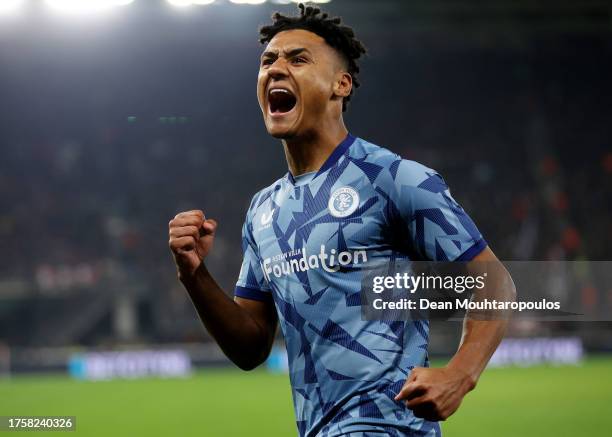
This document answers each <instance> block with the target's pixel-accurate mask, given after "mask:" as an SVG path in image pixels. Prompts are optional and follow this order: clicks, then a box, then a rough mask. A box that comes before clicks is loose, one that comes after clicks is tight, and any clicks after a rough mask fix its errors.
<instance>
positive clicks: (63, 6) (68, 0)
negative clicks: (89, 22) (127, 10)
mask: <svg viewBox="0 0 612 437" xmlns="http://www.w3.org/2000/svg"><path fill="white" fill-rule="evenodd" d="M133 1H134V0H46V3H47V5H49V6H50V7H52V8H53V9H56V10H59V11H62V12H67V13H90V12H99V11H104V10H107V9H111V8H113V7H115V6H125V5H128V4H130V3H132V2H133Z"/></svg>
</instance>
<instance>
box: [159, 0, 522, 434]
mask: <svg viewBox="0 0 612 437" xmlns="http://www.w3.org/2000/svg"><path fill="white" fill-rule="evenodd" d="M299 8H300V14H299V15H298V16H296V17H287V16H283V15H280V14H278V13H276V14H274V15H273V23H272V24H271V25H269V26H264V27H263V28H262V29H261V31H260V32H261V42H262V43H263V44H266V48H265V50H264V52H263V54H262V56H261V64H260V69H259V77H258V83H257V97H258V100H259V105H260V107H261V110H262V113H263V118H264V122H265V125H266V128H267V130H268V132H269V133H270V135H272V136H273V137H275V138H278V139H280V140H281V141H282V144H283V147H284V150H285V156H286V158H287V164H288V167H289V172H288V173H287V174H286V175H285V176H284V177H282V178H281V179H279V180H277V181H276V182H274V183H273V184H272V185H270V186H269V187H267V188H265V189H263V190H261V191H259V192H258V193H257V194H255V196H254V197H253V199H252V201H251V204H250V207H249V209H248V211H247V215H246V221H245V223H244V227H243V230H242V233H243V253H244V258H243V262H242V268H241V271H240V275H239V278H238V282H237V285H236V289H235V293H234V294H235V297H234V299H233V300H232V299H229V298H228V297H227V295H226V294H225V293H224V292H223V290H221V289H220V287H219V286H218V285H217V284H216V282H215V280H214V279H213V278H212V276H211V274H210V273H209V272H208V270H207V269H206V264H205V262H204V260H205V259H206V256H207V255H208V253H209V252H210V250H211V249H212V246H213V240H214V235H215V229H216V226H217V224H216V222H215V221H214V220H212V219H208V218H206V217H205V215H204V213H203V212H202V211H199V210H198V211H188V212H183V213H180V214H178V215H177V216H176V217H175V218H174V219H173V220H171V221H170V242H169V244H170V248H171V250H172V253H173V255H174V258H175V262H176V265H177V268H178V276H179V279H180V281H181V282H182V283H183V284H184V286H185V288H186V289H187V291H188V293H189V295H190V297H191V299H192V300H193V303H194V305H195V308H196V309H197V311H198V314H199V315H200V318H201V320H202V322H203V323H204V325H205V326H206V328H207V329H208V331H209V332H210V334H211V335H212V336H213V338H214V339H215V340H216V341H217V342H218V344H219V345H220V347H221V348H222V350H223V351H224V352H225V354H226V355H227V356H228V357H229V358H230V359H231V360H232V361H233V362H234V363H235V364H236V365H238V366H239V367H240V368H241V369H244V370H249V369H253V368H255V367H257V366H258V365H259V364H261V363H263V362H264V361H265V360H266V358H267V356H268V354H269V352H270V349H271V346H272V342H273V340H274V336H275V331H276V327H277V324H278V321H279V320H280V325H281V328H282V331H283V334H284V338H285V343H286V346H287V353H288V356H289V366H290V377H291V385H292V389H293V401H294V406H295V414H296V419H297V427H298V431H299V434H300V436H311V437H313V436H329V437H332V436H348V435H351V436H366V435H390V436H413V435H415V436H437V435H439V434H440V428H439V425H438V423H437V421H439V420H444V419H446V418H447V417H449V416H450V415H451V414H452V413H453V412H454V411H455V410H456V409H457V408H458V407H459V404H460V403H461V401H462V399H463V397H464V396H465V394H466V393H467V392H469V391H470V390H472V389H473V388H474V387H475V385H476V382H477V380H478V378H479V376H480V374H481V372H482V371H483V369H484V368H485V366H486V364H487V362H488V360H489V358H490V357H491V355H492V353H493V351H494V350H495V348H496V347H497V345H498V344H499V342H500V340H501V338H502V336H503V333H504V330H505V327H506V321H504V320H494V321H492V320H489V321H483V320H476V318H474V317H470V314H469V313H468V315H467V316H466V319H465V324H464V332H463V339H462V342H461V345H460V347H459V350H458V351H457V353H456V354H455V356H454V357H453V358H452V359H451V361H450V362H449V363H448V365H447V366H446V367H444V368H440V369H429V368H427V365H428V361H427V344H428V323H427V321H423V320H414V321H413V320H411V321H391V322H390V321H364V320H362V318H361V307H360V305H361V300H360V291H361V287H362V279H363V276H364V274H365V272H366V269H368V268H371V267H372V266H373V265H374V263H380V262H381V260H383V261H387V262H391V260H395V259H398V258H403V259H409V260H415V261H416V260H432V261H465V262H468V268H469V266H470V265H473V263H476V262H479V261H487V262H488V263H489V267H488V270H489V271H493V274H491V273H490V274H489V281H488V285H487V287H486V288H489V289H490V288H491V287H494V288H495V289H496V290H497V291H498V292H499V290H502V291H503V292H505V294H506V295H507V296H510V297H509V298H512V296H513V294H514V286H513V284H512V280H511V279H510V277H509V275H508V273H507V272H506V270H505V269H504V267H503V266H502V265H501V263H500V262H499V261H498V260H497V258H496V257H495V255H494V254H493V253H492V252H491V250H490V249H489V248H488V246H487V244H486V243H485V241H484V239H483V238H482V236H481V234H480V232H479V231H478V230H477V228H476V226H475V225H474V224H473V222H472V221H471V220H470V218H469V217H468V216H467V215H466V213H465V211H464V210H463V209H462V208H461V207H460V206H459V205H458V204H457V203H456V202H455V201H454V200H453V198H452V197H451V195H450V192H449V190H448V187H447V186H446V183H445V182H444V180H443V179H442V177H441V176H440V175H439V174H437V173H436V172H435V171H434V170H431V169H429V168H427V167H424V166H422V165H420V164H418V163H416V162H413V161H407V160H403V159H402V158H400V157H399V156H398V155H396V154H394V153H392V152H390V151H389V150H386V149H384V148H381V147H378V146H376V145H374V144H371V143H369V142H367V141H365V140H363V139H360V138H355V137H353V136H351V135H350V134H349V133H348V131H347V129H346V127H345V125H344V121H343V118H342V114H343V112H344V111H345V110H346V108H347V105H348V102H349V99H350V97H351V95H352V93H353V91H354V88H355V87H357V86H358V85H359V83H358V80H357V76H358V73H359V67H358V66H357V61H358V59H359V58H360V57H361V55H362V54H364V53H365V49H364V47H363V45H362V44H361V43H360V42H359V41H358V40H357V39H355V36H354V33H353V31H352V29H350V28H348V27H346V26H343V25H341V21H340V19H339V18H328V16H327V14H324V13H323V14H322V13H321V11H320V10H319V9H318V8H313V7H304V5H301V4H300V5H299ZM491 266H493V268H492V267H491Z"/></svg>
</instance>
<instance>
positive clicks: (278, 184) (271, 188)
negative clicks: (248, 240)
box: [247, 176, 287, 221]
mask: <svg viewBox="0 0 612 437" xmlns="http://www.w3.org/2000/svg"><path fill="white" fill-rule="evenodd" d="M286 177H287V176H283V177H282V178H279V179H277V180H276V181H274V182H273V183H272V184H270V185H268V186H267V187H265V188H262V189H261V190H259V191H257V192H256V193H255V194H254V195H253V197H252V198H251V202H250V204H249V208H248V209H247V221H248V220H250V218H251V217H253V215H255V213H256V212H257V208H259V207H260V206H261V205H263V203H264V202H265V201H266V200H268V199H269V198H270V197H272V195H273V194H274V193H275V192H277V191H278V190H280V189H281V188H282V184H283V182H284V181H285V179H286Z"/></svg>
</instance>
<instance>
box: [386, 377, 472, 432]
mask: <svg viewBox="0 0 612 437" xmlns="http://www.w3.org/2000/svg"><path fill="white" fill-rule="evenodd" d="M475 385H476V383H475V382H474V381H473V380H472V378H470V377H469V376H468V375H467V374H466V373H464V372H462V371H460V370H456V369H453V368H449V367H444V368H440V369H430V368H426V367H416V368H414V369H413V370H412V372H411V373H410V376H409V377H408V379H407V380H406V383H405V384H404V386H403V387H402V389H401V390H400V392H399V393H398V394H397V396H395V400H396V401H400V400H403V401H404V403H405V404H406V407H408V408H410V409H411V410H412V412H413V413H414V415H415V416H417V417H421V418H423V419H425V420H430V421H433V422H435V421H439V420H446V419H447V418H448V417H449V416H450V415H451V414H453V413H454V412H455V411H457V408H459V405H460V404H461V401H462V400H463V397H464V396H465V395H466V394H467V393H468V392H469V391H470V390H472V389H473V388H474V387H475Z"/></svg>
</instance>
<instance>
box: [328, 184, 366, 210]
mask: <svg viewBox="0 0 612 437" xmlns="http://www.w3.org/2000/svg"><path fill="white" fill-rule="evenodd" d="M358 206H359V193H358V192H357V191H355V190H354V189H353V188H351V187H342V188H338V189H337V190H336V191H334V192H333V193H332V195H331V196H330V198H329V203H328V204H327V207H328V208H329V212H330V214H331V215H333V216H334V217H347V216H349V215H351V214H352V213H354V212H355V211H356V210H357V207H358Z"/></svg>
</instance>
